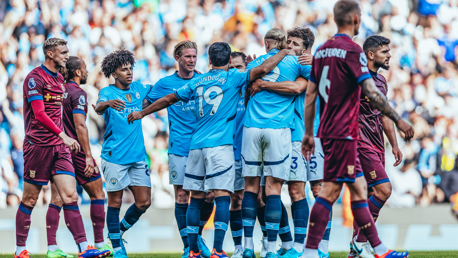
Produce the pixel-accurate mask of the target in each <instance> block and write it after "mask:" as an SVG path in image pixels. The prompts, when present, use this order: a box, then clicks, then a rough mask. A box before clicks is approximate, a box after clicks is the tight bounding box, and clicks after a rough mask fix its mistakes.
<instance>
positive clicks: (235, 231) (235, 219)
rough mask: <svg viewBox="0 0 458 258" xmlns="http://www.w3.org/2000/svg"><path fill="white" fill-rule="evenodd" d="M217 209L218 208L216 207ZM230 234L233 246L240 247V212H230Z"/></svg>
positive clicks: (241, 228)
mask: <svg viewBox="0 0 458 258" xmlns="http://www.w3.org/2000/svg"><path fill="white" fill-rule="evenodd" d="M216 207H217V209H218V206H216ZM230 222H231V232H232V239H233V240H234V246H238V245H242V234H243V226H242V210H237V211H231V217H230Z"/></svg>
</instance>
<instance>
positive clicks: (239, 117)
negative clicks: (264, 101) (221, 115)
mask: <svg viewBox="0 0 458 258" xmlns="http://www.w3.org/2000/svg"><path fill="white" fill-rule="evenodd" d="M245 90H246V86H243V88H242V92H241V95H240V97H239V101H238V102H237V113H236V115H235V138H234V158H235V160H240V159H242V155H241V154H242V138H243V122H244V119H245Z"/></svg>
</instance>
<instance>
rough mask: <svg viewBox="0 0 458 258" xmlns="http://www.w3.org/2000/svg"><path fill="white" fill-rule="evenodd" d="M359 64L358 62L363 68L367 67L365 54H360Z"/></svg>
mask: <svg viewBox="0 0 458 258" xmlns="http://www.w3.org/2000/svg"><path fill="white" fill-rule="evenodd" d="M359 62H360V63H361V64H362V65H363V66H367V57H366V54H364V53H361V55H360V56H359Z"/></svg>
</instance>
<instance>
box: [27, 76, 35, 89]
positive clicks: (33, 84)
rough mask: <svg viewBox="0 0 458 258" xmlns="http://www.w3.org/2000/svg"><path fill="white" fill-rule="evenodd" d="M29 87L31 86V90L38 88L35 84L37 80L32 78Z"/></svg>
mask: <svg viewBox="0 0 458 258" xmlns="http://www.w3.org/2000/svg"><path fill="white" fill-rule="evenodd" d="M27 86H29V89H33V88H35V86H37V84H36V83H35V79H33V78H30V79H29V82H28V83H27Z"/></svg>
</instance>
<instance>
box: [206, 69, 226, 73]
mask: <svg viewBox="0 0 458 258" xmlns="http://www.w3.org/2000/svg"><path fill="white" fill-rule="evenodd" d="M224 71H225V70H224V69H210V71H208V72H209V73H220V72H224Z"/></svg>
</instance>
